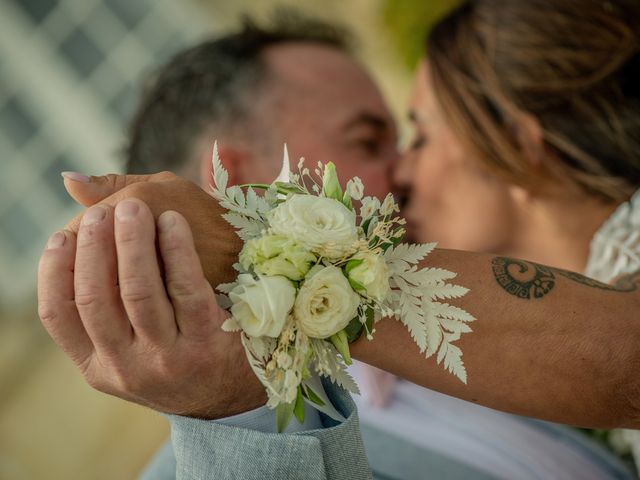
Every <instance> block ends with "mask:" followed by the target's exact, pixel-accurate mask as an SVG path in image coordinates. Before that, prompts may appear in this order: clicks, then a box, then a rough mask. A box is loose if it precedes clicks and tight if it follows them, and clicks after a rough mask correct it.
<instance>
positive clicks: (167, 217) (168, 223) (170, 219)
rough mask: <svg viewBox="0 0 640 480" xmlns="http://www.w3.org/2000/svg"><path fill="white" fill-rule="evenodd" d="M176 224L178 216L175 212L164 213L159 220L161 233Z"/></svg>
mask: <svg viewBox="0 0 640 480" xmlns="http://www.w3.org/2000/svg"><path fill="white" fill-rule="evenodd" d="M175 224H176V216H175V214H174V213H173V212H164V213H163V214H162V215H160V218H158V229H159V230H160V231H161V232H166V231H167V230H169V229H171V227H173V226H174V225H175Z"/></svg>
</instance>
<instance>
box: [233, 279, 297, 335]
mask: <svg viewBox="0 0 640 480" xmlns="http://www.w3.org/2000/svg"><path fill="white" fill-rule="evenodd" d="M295 298H296V289H295V288H294V286H293V285H292V284H291V282H290V281H289V280H287V279H286V278H285V277H281V276H274V277H262V276H260V277H259V279H258V280H256V279H254V278H253V276H251V275H249V274H247V273H243V274H241V275H238V285H237V286H236V287H234V288H233V290H231V292H229V299H230V300H231V302H232V303H233V305H232V306H231V313H232V314H233V317H234V318H235V319H236V320H237V321H238V323H239V324H240V327H242V330H244V332H245V333H246V334H247V335H250V336H252V337H262V336H267V337H277V336H279V335H280V332H281V331H282V328H283V326H284V322H285V320H286V319H287V316H288V315H289V312H290V311H291V308H292V307H293V303H294V301H295Z"/></svg>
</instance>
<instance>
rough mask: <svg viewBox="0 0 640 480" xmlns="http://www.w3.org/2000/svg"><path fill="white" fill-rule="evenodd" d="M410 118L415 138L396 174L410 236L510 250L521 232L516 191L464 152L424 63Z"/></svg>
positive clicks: (467, 246)
mask: <svg viewBox="0 0 640 480" xmlns="http://www.w3.org/2000/svg"><path fill="white" fill-rule="evenodd" d="M410 118H411V121H412V123H413V126H414V130H415V131H414V136H413V139H412V141H411V144H410V145H409V147H408V148H407V149H406V151H405V152H404V155H403V157H402V159H401V160H400V162H399V164H398V165H397V168H396V171H395V175H394V176H395V180H396V181H397V183H398V184H399V185H400V186H403V187H405V188H407V189H408V190H409V195H410V198H409V203H408V204H407V207H406V210H405V211H404V212H403V213H404V215H405V216H406V218H407V221H408V222H409V225H408V227H409V228H408V233H409V234H410V236H412V237H413V239H414V240H416V241H421V242H427V241H437V242H438V244H439V246H440V247H443V248H452V249H462V250H473V251H487V252H495V253H500V252H507V251H509V250H510V243H511V241H512V238H513V236H514V231H515V228H516V225H515V205H514V200H513V198H512V197H513V196H512V194H511V190H510V188H509V186H508V185H507V184H505V183H504V182H502V181H500V180H499V179H498V178H496V177H495V176H493V175H492V174H490V173H489V172H488V171H487V170H486V169H484V168H483V167H482V165H481V164H480V162H479V161H478V160H477V159H475V158H473V155H472V154H470V153H469V152H467V151H466V150H465V148H464V147H463V145H462V142H461V141H460V139H459V138H458V137H457V136H456V134H455V133H454V131H453V129H452V128H451V125H449V124H448V121H447V119H446V118H445V116H444V115H443V113H442V112H441V111H440V108H439V106H438V105H437V102H436V99H435V97H434V91H433V88H432V85H431V80H430V78H429V73H428V67H427V66H426V64H425V63H422V64H421V65H420V67H419V69H418V74H417V77H416V80H415V87H414V90H413V95H412V98H411V101H410Z"/></svg>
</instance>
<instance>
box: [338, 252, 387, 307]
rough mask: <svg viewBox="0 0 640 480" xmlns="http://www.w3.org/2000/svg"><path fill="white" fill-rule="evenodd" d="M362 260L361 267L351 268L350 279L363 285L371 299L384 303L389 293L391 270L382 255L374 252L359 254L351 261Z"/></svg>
mask: <svg viewBox="0 0 640 480" xmlns="http://www.w3.org/2000/svg"><path fill="white" fill-rule="evenodd" d="M353 260H362V263H360V264H359V265H357V266H355V267H353V268H349V263H347V272H348V273H347V274H348V275H349V278H350V279H351V280H353V281H355V282H357V283H359V284H360V285H362V286H363V287H364V289H365V291H366V292H367V295H368V296H369V297H371V298H374V299H376V300H378V301H379V302H382V301H383V300H384V299H385V298H386V297H387V294H388V293H389V269H388V268H387V263H386V262H385V261H384V258H383V257H382V256H381V255H377V254H375V253H372V252H358V253H356V254H355V255H354V256H353V257H352V258H351V260H350V262H351V261H353Z"/></svg>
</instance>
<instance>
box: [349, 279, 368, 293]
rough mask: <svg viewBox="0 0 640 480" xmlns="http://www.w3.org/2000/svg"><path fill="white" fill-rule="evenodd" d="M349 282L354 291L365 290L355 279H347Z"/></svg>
mask: <svg viewBox="0 0 640 480" xmlns="http://www.w3.org/2000/svg"><path fill="white" fill-rule="evenodd" d="M347 280H348V281H349V285H351V288H353V289H354V290H365V288H364V285H362V284H361V283H360V282H356V281H355V280H354V279H353V278H351V277H347Z"/></svg>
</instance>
